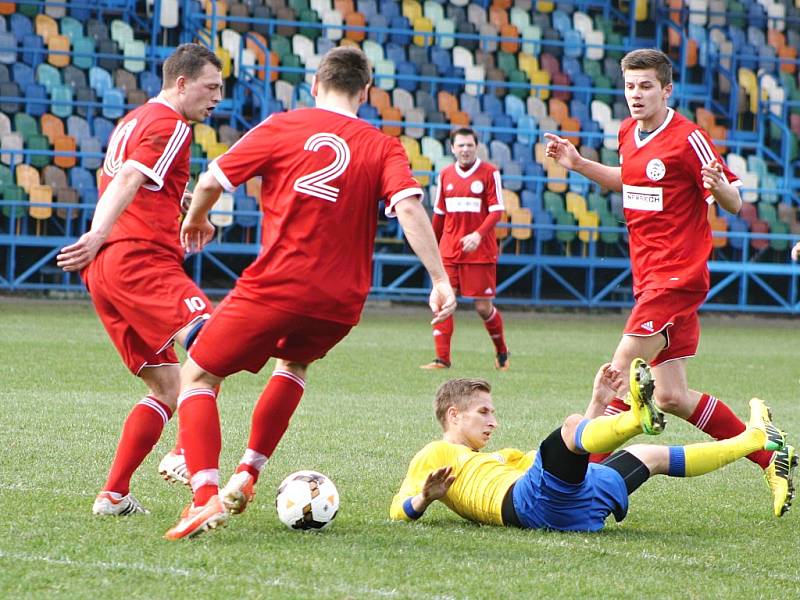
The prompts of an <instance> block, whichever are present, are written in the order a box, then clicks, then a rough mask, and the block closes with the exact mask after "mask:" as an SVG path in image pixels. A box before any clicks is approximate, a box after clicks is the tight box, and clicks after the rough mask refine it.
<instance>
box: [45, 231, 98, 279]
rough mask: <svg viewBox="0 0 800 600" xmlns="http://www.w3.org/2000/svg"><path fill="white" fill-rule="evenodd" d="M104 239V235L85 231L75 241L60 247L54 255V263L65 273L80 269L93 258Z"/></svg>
mask: <svg viewBox="0 0 800 600" xmlns="http://www.w3.org/2000/svg"><path fill="white" fill-rule="evenodd" d="M104 241H105V238H104V237H102V236H99V235H97V234H96V233H94V232H92V231H87V232H86V233H84V234H83V235H82V236H81V237H80V238H78V241H77V242H75V243H74V244H70V245H69V246H64V247H63V248H62V249H61V252H60V253H59V254H58V256H56V264H57V265H58V266H59V267H61V268H62V269H63V270H64V271H66V272H67V273H70V272H74V271H80V270H81V269H83V268H84V267H85V266H86V265H88V264H89V263H90V262H92V260H94V257H95V256H97V251H98V250H100V246H102V245H103V242H104Z"/></svg>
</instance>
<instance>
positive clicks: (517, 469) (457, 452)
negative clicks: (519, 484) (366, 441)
mask: <svg viewBox="0 0 800 600" xmlns="http://www.w3.org/2000/svg"><path fill="white" fill-rule="evenodd" d="M535 458H536V450H532V451H530V452H528V453H527V454H525V453H523V452H522V451H521V450H517V449H516V448H505V449H503V450H499V451H497V452H477V451H475V450H472V449H471V448H468V447H467V446H464V445H461V444H452V443H450V442H446V441H444V440H438V441H435V442H431V443H430V444H428V445H427V446H425V447H424V448H423V449H422V450H420V451H419V452H417V454H416V456H414V458H413V459H412V460H411V464H409V466H408V473H407V474H406V478H405V479H404V480H403V484H402V485H401V486H400V491H399V492H398V493H397V494H396V495H395V497H394V499H393V500H392V506H391V508H390V510H389V516H390V518H391V519H393V520H396V521H410V520H411V518H410V517H409V516H408V515H407V514H406V512H405V510H403V503H404V502H405V501H406V500H407V499H408V498H411V497H413V496H416V495H417V494H419V493H420V492H421V491H422V486H423V485H424V484H425V479H427V477H428V475H429V474H430V473H432V472H433V471H435V470H437V469H441V468H442V467H447V466H450V467H452V468H453V472H452V475H453V476H454V477H455V481H454V482H453V485H452V486H450V489H449V490H448V491H447V494H445V495H444V497H443V498H441V501H442V502H444V504H445V505H446V506H447V507H448V508H449V509H450V510H452V511H453V512H455V513H457V514H459V515H460V516H462V517H464V518H465V519H469V520H470V521H476V522H478V523H488V524H492V525H503V524H504V523H503V518H502V506H503V498H504V497H505V495H506V492H507V491H508V488H510V487H511V485H512V484H513V483H514V482H515V481H516V480H517V479H519V478H520V477H522V475H523V474H524V473H525V472H526V471H527V470H528V469H529V468H530V467H531V465H533V461H534V459H535Z"/></svg>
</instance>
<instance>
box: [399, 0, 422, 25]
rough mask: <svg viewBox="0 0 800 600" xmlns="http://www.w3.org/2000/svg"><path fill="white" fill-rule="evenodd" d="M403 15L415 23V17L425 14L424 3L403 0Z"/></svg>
mask: <svg viewBox="0 0 800 600" xmlns="http://www.w3.org/2000/svg"><path fill="white" fill-rule="evenodd" d="M402 10H403V16H404V17H405V18H406V19H408V20H409V22H411V23H413V22H414V19H416V18H417V17H421V16H423V14H422V5H421V4H420V3H419V2H417V0H403V9H402Z"/></svg>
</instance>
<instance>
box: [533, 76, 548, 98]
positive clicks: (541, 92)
mask: <svg viewBox="0 0 800 600" xmlns="http://www.w3.org/2000/svg"><path fill="white" fill-rule="evenodd" d="M530 78H531V85H532V86H535V85H550V73H548V72H547V71H534V72H533V73H531V74H530ZM530 95H531V96H538V97H539V98H541V99H542V100H547V99H548V98H549V97H550V90H548V89H547V88H542V89H538V90H537V89H535V88H531V94H530Z"/></svg>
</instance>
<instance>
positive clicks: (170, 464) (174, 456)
mask: <svg viewBox="0 0 800 600" xmlns="http://www.w3.org/2000/svg"><path fill="white" fill-rule="evenodd" d="M158 474H159V475H161V477H163V478H164V481H169V482H170V483H182V484H183V485H189V469H188V468H187V467H186V457H185V456H184V455H183V454H179V453H177V452H175V451H174V450H170V451H169V452H167V453H166V454H165V455H164V458H162V459H161V462H160V463H158Z"/></svg>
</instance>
